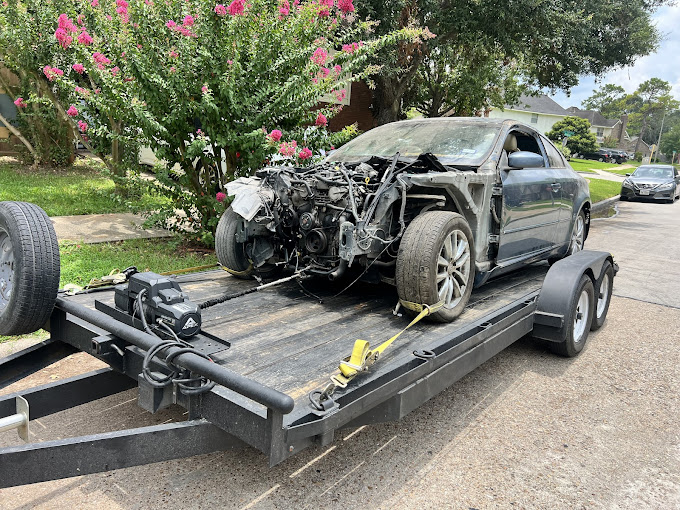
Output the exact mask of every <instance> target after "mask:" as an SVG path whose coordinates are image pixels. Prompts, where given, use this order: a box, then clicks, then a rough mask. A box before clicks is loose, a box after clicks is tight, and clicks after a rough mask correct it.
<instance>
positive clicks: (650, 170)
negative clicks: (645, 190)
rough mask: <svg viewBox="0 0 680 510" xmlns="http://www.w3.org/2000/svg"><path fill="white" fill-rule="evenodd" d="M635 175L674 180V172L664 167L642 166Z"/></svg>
mask: <svg viewBox="0 0 680 510" xmlns="http://www.w3.org/2000/svg"><path fill="white" fill-rule="evenodd" d="M633 175H634V176H635V177H652V178H656V179H663V178H672V177H673V170H671V169H670V168H663V167H654V166H640V167H638V169H637V170H635V172H633Z"/></svg>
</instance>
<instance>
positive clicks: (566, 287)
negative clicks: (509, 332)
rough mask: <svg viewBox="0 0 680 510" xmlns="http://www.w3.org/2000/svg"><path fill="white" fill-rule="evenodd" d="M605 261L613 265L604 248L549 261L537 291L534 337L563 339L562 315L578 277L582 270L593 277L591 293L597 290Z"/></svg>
mask: <svg viewBox="0 0 680 510" xmlns="http://www.w3.org/2000/svg"><path fill="white" fill-rule="evenodd" d="M606 261H609V262H610V263H611V264H612V266H613V267H614V274H616V272H617V271H618V266H617V265H616V264H615V263H614V258H613V257H612V254H611V253H609V252H606V251H590V250H583V251H580V252H578V253H575V254H574V255H571V256H569V257H566V258H564V259H562V260H560V261H559V262H556V263H555V264H553V266H552V267H551V268H550V270H549V271H548V273H547V274H546V277H545V280H544V281H543V286H542V287H541V291H540V293H539V295H538V302H537V304H536V313H535V316H534V330H533V333H532V335H533V336H534V337H535V338H540V339H543V340H548V341H550V342H563V341H564V340H565V338H566V333H567V329H566V328H565V324H564V317H565V316H566V315H567V314H568V312H569V307H570V306H571V303H572V297H573V296H574V293H575V292H576V290H577V287H578V285H579V282H580V281H581V277H582V276H583V275H584V274H586V275H588V277H589V278H590V279H591V280H592V281H593V286H594V287H595V289H594V290H595V295H596V296H597V295H598V294H599V283H600V281H601V276H602V270H603V266H604V264H605V262H606Z"/></svg>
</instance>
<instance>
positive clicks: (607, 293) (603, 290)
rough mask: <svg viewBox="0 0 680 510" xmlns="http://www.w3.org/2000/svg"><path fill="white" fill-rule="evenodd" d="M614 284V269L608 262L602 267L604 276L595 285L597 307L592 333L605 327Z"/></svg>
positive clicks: (591, 327) (601, 275)
mask: <svg viewBox="0 0 680 510" xmlns="http://www.w3.org/2000/svg"><path fill="white" fill-rule="evenodd" d="M613 284H614V267H613V266H612V263H611V262H609V261H607V262H605V263H604V266H602V274H600V278H599V279H598V281H597V282H596V284H595V293H596V296H595V297H596V299H595V306H594V310H593V322H592V324H591V325H590V331H597V330H598V329H600V328H601V327H602V326H603V325H604V321H605V320H606V319H607V312H608V311H609V304H610V303H611V300H612V289H613Z"/></svg>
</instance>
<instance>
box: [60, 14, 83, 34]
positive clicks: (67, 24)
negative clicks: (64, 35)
mask: <svg viewBox="0 0 680 510" xmlns="http://www.w3.org/2000/svg"><path fill="white" fill-rule="evenodd" d="M57 24H58V26H59V28H61V29H63V30H65V31H67V32H77V31H78V27H77V26H76V25H75V23H73V20H72V19H71V18H69V17H68V16H67V15H66V14H60V15H59V17H58V18H57Z"/></svg>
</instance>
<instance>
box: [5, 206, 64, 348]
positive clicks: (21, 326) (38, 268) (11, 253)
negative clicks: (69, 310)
mask: <svg viewBox="0 0 680 510" xmlns="http://www.w3.org/2000/svg"><path fill="white" fill-rule="evenodd" d="M59 264H60V262H59V244H58V243H57V234H56V233H55V231H54V227H53V226H52V222H51V221H50V219H49V218H48V217H47V214H45V211H43V210H42V209H41V208H40V207H38V206H37V205H34V204H29V203H26V202H0V335H24V334H27V333H33V332H34V331H37V330H38V329H40V328H41V327H43V326H44V325H45V323H46V322H47V321H48V319H49V318H50V315H52V309H53V308H54V303H55V301H56V299H57V292H58V290H59V270H60V265H59Z"/></svg>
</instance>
